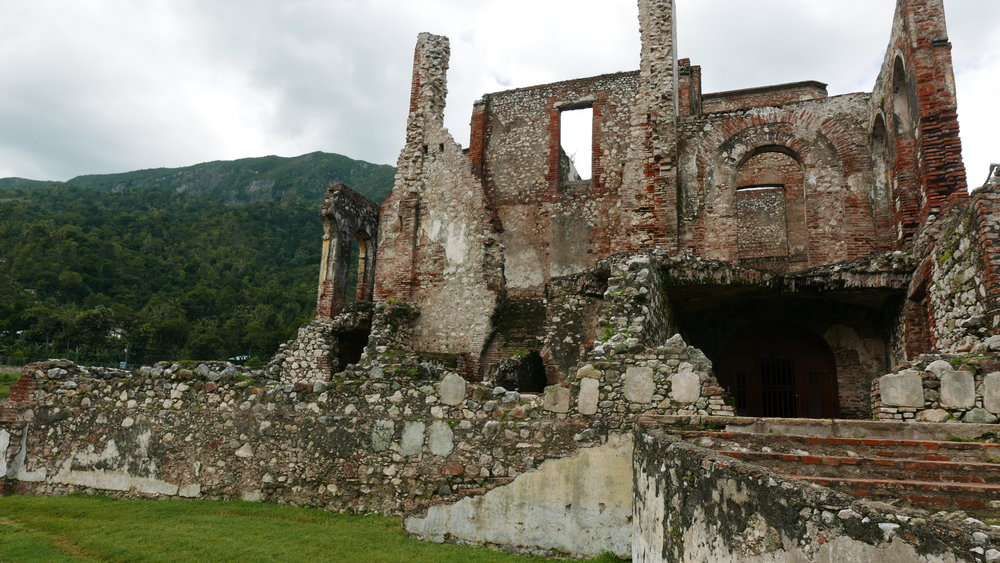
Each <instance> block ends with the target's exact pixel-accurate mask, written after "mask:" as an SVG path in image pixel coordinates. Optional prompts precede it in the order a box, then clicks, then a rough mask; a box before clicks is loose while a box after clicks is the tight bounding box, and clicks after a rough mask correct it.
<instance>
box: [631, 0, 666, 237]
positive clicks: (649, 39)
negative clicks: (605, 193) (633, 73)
mask: <svg viewBox="0 0 1000 563" xmlns="http://www.w3.org/2000/svg"><path fill="white" fill-rule="evenodd" d="M639 33H640V35H641V39H642V52H641V58H640V64H639V92H638V94H637V96H636V104H635V113H634V114H633V116H632V123H631V128H632V141H631V146H630V147H629V157H628V159H627V165H626V169H625V172H624V177H623V182H622V214H623V216H622V218H621V219H622V220H621V222H620V225H621V231H620V232H619V233H618V236H617V240H618V246H619V247H621V249H622V250H637V249H641V248H649V247H653V246H660V247H666V248H668V249H670V250H676V248H677V243H678V237H677V231H678V224H677V154H678V153H677V111H678V109H677V108H678V99H677V91H678V84H677V80H678V71H677V56H676V51H675V45H676V33H675V30H674V3H673V0H639Z"/></svg>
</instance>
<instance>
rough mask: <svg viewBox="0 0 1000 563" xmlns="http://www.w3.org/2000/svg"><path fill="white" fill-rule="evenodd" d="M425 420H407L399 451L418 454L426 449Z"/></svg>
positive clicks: (405, 453)
mask: <svg viewBox="0 0 1000 563" xmlns="http://www.w3.org/2000/svg"><path fill="white" fill-rule="evenodd" d="M425 428H426V426H425V425H424V423H423V422H413V421H411V422H406V423H404V424H403V439H402V442H401V443H400V450H399V453H401V454H403V455H418V454H419V453H420V452H421V451H423V449H424V429H425Z"/></svg>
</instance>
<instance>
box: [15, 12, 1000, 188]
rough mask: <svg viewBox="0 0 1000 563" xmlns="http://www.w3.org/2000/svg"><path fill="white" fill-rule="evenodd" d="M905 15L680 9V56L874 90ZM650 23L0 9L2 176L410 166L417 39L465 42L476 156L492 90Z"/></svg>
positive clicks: (974, 69)
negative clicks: (476, 118)
mask: <svg viewBox="0 0 1000 563" xmlns="http://www.w3.org/2000/svg"><path fill="white" fill-rule="evenodd" d="M946 1H947V8H948V10H949V25H950V30H951V33H950V35H951V38H952V41H953V43H954V46H955V50H954V54H955V63H956V74H957V81H958V88H959V95H960V98H959V102H960V112H961V113H960V117H961V120H962V127H963V139H964V141H965V148H966V159H967V164H968V165H969V167H970V169H969V173H970V178H971V182H972V183H973V184H975V183H977V182H978V181H979V176H982V175H984V174H985V166H986V163H988V160H989V159H990V158H993V159H998V160H1000V155H996V154H994V155H989V154H988V153H989V151H992V150H994V148H993V145H991V142H990V134H991V133H992V132H993V131H996V130H997V125H998V118H997V114H996V112H995V109H994V108H993V100H994V99H995V97H996V92H997V91H998V90H1000V88H998V84H997V79H996V78H995V77H994V76H995V75H996V71H997V70H998V68H1000V60H998V58H1000V57H998V52H1000V47H998V45H1000V41H998V40H1000V4H998V3H996V2H994V1H993V0H946ZM893 7H894V2H892V1H891V0H881V1H879V2H872V0H810V1H809V2H802V1H801V0H756V1H754V2H743V1H735V0H678V16H677V17H678V25H679V38H678V42H679V53H678V54H679V55H680V56H681V57H689V58H691V59H692V62H693V63H694V64H700V65H702V67H703V71H704V80H705V90H706V91H719V90H727V89H734V88H744V87H751V86H758V85H763V84H773V83H780V82H788V81H796V80H820V81H823V82H828V83H829V84H830V91H831V93H842V92H849V91H860V90H868V89H870V88H871V87H872V84H873V83H874V80H875V73H876V72H877V71H878V68H879V65H880V64H881V61H882V56H883V54H884V51H885V47H886V42H887V39H888V35H889V27H890V24H891V17H892V10H893ZM636 12H637V10H636V7H635V3H634V1H633V0H575V1H573V2H568V1H554V0H549V1H542V2H540V1H538V0H504V1H501V0H483V1H479V2H465V1H463V0H410V1H407V2H399V1H395V0H367V1H361V0H299V1H296V2H273V1H271V0H243V1H241V2H227V1H223V0H173V1H171V2H156V1H154V0H129V1H125V0H94V1H92V2H86V3H83V2H80V3H76V2H72V3H67V2H59V1H58V0H34V1H33V2H30V3H29V2H21V1H19V0H0V13H3V14H4V18H3V19H2V20H0V176H11V175H13V176H25V177H33V178H39V179H66V178H69V177H72V176H74V175H77V174H84V173H95V172H114V171H123V170H131V169H136V168H147V167H156V166H182V165H187V164H193V163H196V162H201V161H205V160H215V159H231V158H240V157H245V156H258V155H263V154H282V155H295V154H301V153H305V152H310V151H314V150H324V151H331V152H339V153H342V154H346V155H348V156H351V157H354V158H361V159H365V160H369V161H373V162H382V163H394V162H395V158H396V154H397V152H398V150H399V148H400V146H401V144H402V140H403V126H404V121H405V118H406V108H407V105H408V96H409V80H410V59H411V56H412V50H413V43H414V40H415V37H416V34H417V33H418V32H420V31H431V32H434V33H440V34H444V35H448V36H449V37H450V38H451V41H452V61H451V69H452V70H451V73H450V76H449V99H448V108H447V113H446V124H447V125H448V127H449V128H450V130H451V131H452V133H453V135H454V136H455V137H456V139H457V140H458V141H459V142H461V143H463V144H464V143H467V142H468V123H469V117H470V112H471V106H472V102H473V101H474V100H476V99H477V98H478V97H480V96H481V95H482V94H483V93H485V92H491V91H496V90H503V89H507V88H512V87H520V86H528V85H531V84H537V83H545V82H550V81H554V80H562V79H567V78H573V77H578V76H590V75H594V74H600V73H605V72H614V71H618V70H629V69H634V68H636V67H637V66H638V49H639V39H638V30H637V24H636ZM991 71H992V72H991ZM980 169H982V170H980Z"/></svg>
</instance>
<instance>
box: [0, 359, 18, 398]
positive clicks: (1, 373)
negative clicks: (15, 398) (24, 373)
mask: <svg viewBox="0 0 1000 563" xmlns="http://www.w3.org/2000/svg"><path fill="white" fill-rule="evenodd" d="M20 377H21V374H20V372H13V371H7V368H3V367H0V400H3V399H6V398H7V394H8V393H10V386H11V385H13V384H14V382H15V381H17V380H18V378H20Z"/></svg>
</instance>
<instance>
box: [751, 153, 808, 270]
mask: <svg viewBox="0 0 1000 563" xmlns="http://www.w3.org/2000/svg"><path fill="white" fill-rule="evenodd" d="M804 184H805V176H804V174H803V172H802V166H801V165H800V164H799V161H798V159H797V158H796V157H795V156H794V153H793V152H792V151H790V150H789V149H787V148H785V147H778V146H769V147H761V148H760V149H759V150H758V151H756V153H754V154H752V155H751V156H750V157H749V158H747V159H746V160H745V161H744V162H743V164H741V165H740V168H739V171H738V173H737V178H736V186H737V189H736V193H735V195H734V196H733V207H734V215H735V219H736V242H737V248H736V255H737V259H738V260H739V261H740V262H741V263H743V264H746V265H748V266H751V267H756V268H765V269H769V270H774V271H780V272H784V271H790V270H795V269H801V268H803V267H806V265H807V264H806V263H807V261H808V257H807V249H808V234H807V232H806V218H805V215H806V208H805V197H804V188H805V185H804Z"/></svg>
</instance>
